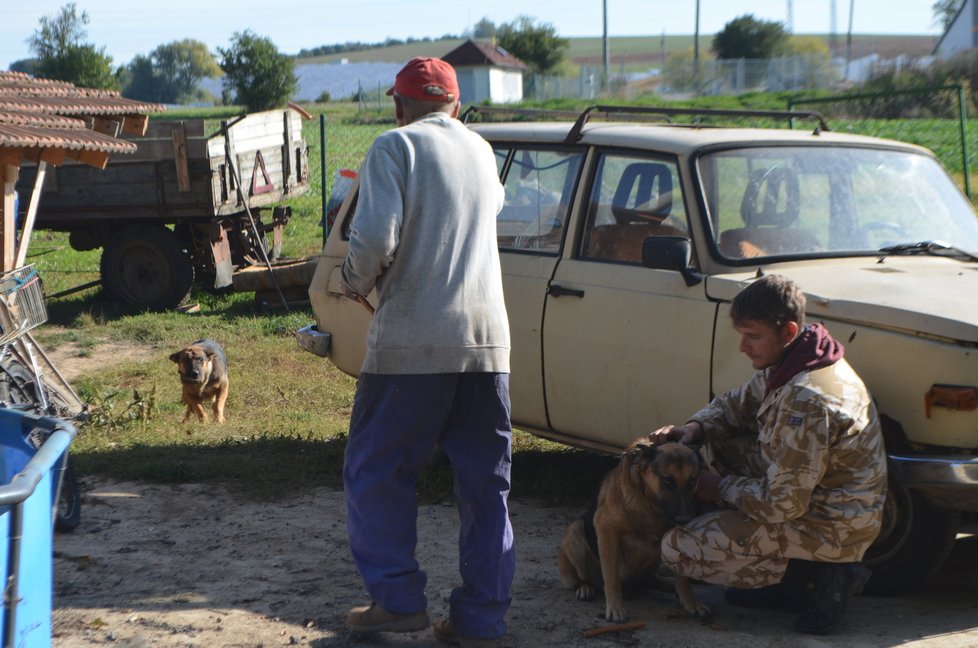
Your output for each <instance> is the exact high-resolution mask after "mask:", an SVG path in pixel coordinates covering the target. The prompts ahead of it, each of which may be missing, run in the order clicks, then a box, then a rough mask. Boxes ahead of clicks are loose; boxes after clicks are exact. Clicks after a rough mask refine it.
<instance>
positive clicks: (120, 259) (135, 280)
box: [100, 227, 194, 310]
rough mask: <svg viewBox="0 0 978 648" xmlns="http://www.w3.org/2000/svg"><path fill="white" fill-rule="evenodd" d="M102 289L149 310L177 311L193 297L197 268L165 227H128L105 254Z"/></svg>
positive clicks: (106, 248)
mask: <svg viewBox="0 0 978 648" xmlns="http://www.w3.org/2000/svg"><path fill="white" fill-rule="evenodd" d="M100 269H101V273H102V287H103V288H104V289H105V292H106V293H107V294H108V295H109V297H111V298H112V299H115V300H117V301H122V302H125V303H127V304H132V305H134V306H142V307H145V308H148V309H150V310H166V309H168V308H175V307H177V306H179V305H180V303H181V302H182V301H183V300H184V299H186V297H187V295H188V294H190V288H191V286H193V283H194V267H193V262H192V261H191V259H190V255H189V254H188V253H187V251H186V250H185V249H184V246H183V244H182V243H181V242H180V239H178V238H177V235H176V234H174V233H173V232H171V231H170V230H168V229H166V228H165V227H127V228H125V229H123V230H122V231H120V232H119V233H118V234H117V235H116V236H113V237H112V238H111V239H110V240H109V241H108V243H106V245H105V249H104V250H103V251H102V262H101V268H100Z"/></svg>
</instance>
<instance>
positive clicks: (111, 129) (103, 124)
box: [92, 117, 122, 137]
mask: <svg viewBox="0 0 978 648" xmlns="http://www.w3.org/2000/svg"><path fill="white" fill-rule="evenodd" d="M121 126H122V124H121V123H120V122H119V120H118V119H114V118H111V117H94V118H92V130H93V131H95V132H96V133H102V134H103V135H109V136H110V137H118V136H119V128H120V127H121Z"/></svg>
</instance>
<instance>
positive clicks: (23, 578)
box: [0, 408, 75, 648]
mask: <svg viewBox="0 0 978 648" xmlns="http://www.w3.org/2000/svg"><path fill="white" fill-rule="evenodd" d="M35 430H39V431H40V433H39V434H37V433H35V434H37V436H39V437H41V438H43V443H41V445H40V446H39V447H38V448H35V447H34V444H33V443H31V434H32V432H33V431H35ZM74 438H75V428H74V427H73V426H72V425H71V424H69V423H66V422H65V421H62V420H60V419H56V418H51V417H39V416H33V415H31V414H26V413H24V412H21V411H18V410H12V409H6V408H0V474H2V477H3V485H0V556H2V557H3V560H2V565H0V569H2V574H3V580H2V582H3V583H4V584H5V589H4V592H3V594H4V595H3V605H2V606H0V628H2V632H3V635H2V641H3V646H4V648H37V647H47V646H50V645H51V602H52V581H53V569H52V552H53V546H52V544H53V541H52V535H53V532H54V515H55V512H56V507H57V493H58V489H59V488H60V486H61V475H62V472H63V470H64V465H65V461H66V460H67V458H68V446H69V445H70V444H71V441H72V439H74Z"/></svg>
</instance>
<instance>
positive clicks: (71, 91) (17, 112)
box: [0, 71, 164, 153]
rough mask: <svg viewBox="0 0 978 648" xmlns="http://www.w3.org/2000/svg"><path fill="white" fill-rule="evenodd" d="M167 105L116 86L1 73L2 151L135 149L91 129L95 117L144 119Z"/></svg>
mask: <svg viewBox="0 0 978 648" xmlns="http://www.w3.org/2000/svg"><path fill="white" fill-rule="evenodd" d="M163 109H164V108H163V106H162V105H160V104H153V103H147V102H144V101H134V100H132V99H126V98H124V97H122V96H120V95H119V93H118V92H115V91H112V90H97V89H92V88H80V87H78V86H75V85H72V84H70V83H66V82H64V81H53V80H51V79H39V78H36V77H32V76H30V75H27V74H23V73H21V72H7V71H0V149H3V148H8V149H20V148H27V149H35V148H61V149H66V150H75V151H78V150H86V151H99V152H102V153H133V152H135V151H136V146H135V144H133V143H131V142H127V141H125V140H121V139H117V138H115V137H110V136H108V135H103V134H101V133H96V132H94V131H92V130H89V129H88V127H89V125H90V123H91V120H92V119H95V118H105V119H113V118H118V119H119V120H120V121H121V120H124V119H126V118H143V117H145V114H146V113H150V112H161V111H162V110H163Z"/></svg>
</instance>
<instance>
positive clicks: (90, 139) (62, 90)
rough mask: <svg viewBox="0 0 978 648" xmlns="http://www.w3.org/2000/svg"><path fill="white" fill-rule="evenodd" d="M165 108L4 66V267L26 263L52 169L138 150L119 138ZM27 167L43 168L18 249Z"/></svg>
mask: <svg viewBox="0 0 978 648" xmlns="http://www.w3.org/2000/svg"><path fill="white" fill-rule="evenodd" d="M162 110H163V106H161V105H159V104H152V103H145V102H142V101H133V100H131V99H126V98H124V97H122V96H120V95H119V93H118V92H114V91H111V90H96V89H91V88H79V87H77V86H75V85H73V84H71V83H66V82H64V81H51V80H48V79H38V78H35V77H32V76H29V75H27V74H23V73H20V72H4V71H0V180H2V182H3V203H2V205H0V229H2V244H0V264H2V270H3V271H4V272H7V271H10V270H13V269H14V268H16V267H18V266H20V265H23V263H24V259H25V258H26V255H27V246H28V245H29V243H30V238H31V232H32V228H33V223H34V218H35V217H36V214H37V205H38V201H39V200H40V194H41V188H42V186H43V184H44V177H45V172H46V169H47V167H48V166H49V165H53V166H60V165H61V164H63V163H64V162H65V161H66V160H75V161H77V162H81V163H83V164H87V165H89V166H93V167H96V168H99V169H104V168H105V166H106V164H108V161H109V155H111V154H125V153H135V152H136V145H135V144H133V143H132V142H127V141H125V140H122V139H119V138H118V135H120V134H122V133H126V134H143V133H145V132H146V128H147V125H148V123H149V117H148V116H147V113H150V112H160V111H162ZM21 164H28V165H36V167H37V173H36V175H35V181H34V189H33V191H32V192H31V197H30V204H29V207H28V209H27V211H26V217H25V219H24V222H23V223H21V224H20V236H19V241H20V242H19V245H18V246H17V247H16V249H15V243H16V241H17V239H18V235H17V229H18V224H17V223H16V218H17V209H16V208H15V204H16V202H17V192H16V189H15V187H16V184H17V178H18V177H19V175H20V166H21Z"/></svg>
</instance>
